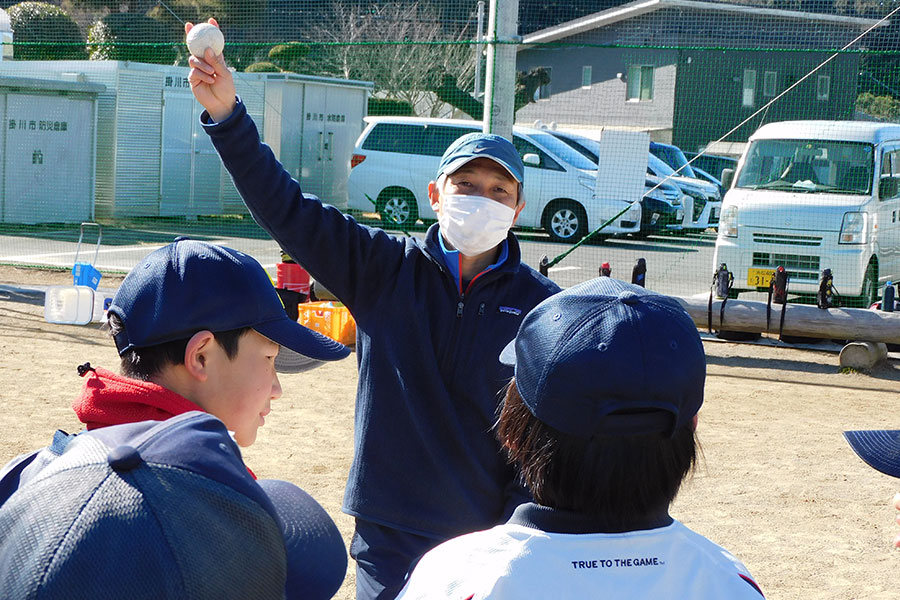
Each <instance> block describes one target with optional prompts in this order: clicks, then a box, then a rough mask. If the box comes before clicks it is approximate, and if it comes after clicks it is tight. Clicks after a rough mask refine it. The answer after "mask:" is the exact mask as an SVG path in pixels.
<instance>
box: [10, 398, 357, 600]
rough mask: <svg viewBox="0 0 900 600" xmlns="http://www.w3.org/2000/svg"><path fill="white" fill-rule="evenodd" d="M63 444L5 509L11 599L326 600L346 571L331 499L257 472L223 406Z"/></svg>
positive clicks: (99, 431) (71, 439) (100, 431)
mask: <svg viewBox="0 0 900 600" xmlns="http://www.w3.org/2000/svg"><path fill="white" fill-rule="evenodd" d="M47 451H48V450H45V451H44V452H47ZM57 452H58V453H57V454H55V455H54V456H53V457H52V458H51V459H50V460H49V461H48V462H47V464H46V465H45V466H43V468H41V469H40V470H39V471H37V472H36V473H35V474H34V475H33V476H32V477H30V478H28V479H27V480H26V481H24V482H23V483H22V484H21V485H20V486H19V488H18V489H17V490H16V491H15V492H14V493H13V494H12V495H11V496H10V497H9V499H8V500H6V502H4V503H3V504H2V506H0V597H3V598H44V599H46V600H54V599H57V598H58V599H63V598H72V597H73V595H76V596H82V597H85V598H129V599H133V600H142V599H147V600H150V599H154V600H155V599H164V598H171V599H175V598H216V599H228V598H230V599H234V600H238V599H243V598H271V599H281V598H288V599H290V600H293V599H295V598H297V599H299V598H304V599H307V598H313V599H321V600H324V599H325V598H331V597H332V596H333V595H334V593H335V592H336V591H337V590H338V588H339V587H340V585H341V583H342V582H343V579H344V576H345V573H346V569H347V554H346V546H345V545H344V541H343V538H342V537H341V534H340V532H339V531H338V529H337V527H336V526H335V524H334V522H333V521H332V520H331V518H330V517H329V516H328V515H327V514H326V512H325V510H324V509H323V508H322V507H321V506H320V505H319V504H318V503H316V501H315V500H313V499H312V498H311V497H310V496H309V495H308V494H307V493H306V492H304V491H303V490H301V489H300V488H298V487H297V486H295V485H293V484H291V483H288V482H285V481H272V480H260V481H259V482H257V481H254V479H253V477H252V476H251V475H250V473H249V472H248V471H247V467H246V466H245V465H244V462H243V460H242V459H241V454H240V450H239V449H238V447H237V445H236V444H235V443H234V441H233V440H232V439H231V437H230V436H229V435H228V431H227V430H226V428H225V425H224V424H223V423H222V422H221V421H220V420H219V419H217V418H215V417H214V416H212V415H209V414H207V413H203V412H199V411H194V412H188V413H184V414H181V415H178V416H175V417H172V418H170V419H167V420H165V421H144V422H138V423H128V424H124V425H113V426H110V427H103V428H100V429H94V430H91V431H87V432H83V433H81V434H79V435H77V436H69V437H68V439H67V440H66V442H65V444H64V445H63V448H62V449H61V450H57ZM36 462H37V459H36Z"/></svg>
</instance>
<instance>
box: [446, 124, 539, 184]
mask: <svg viewBox="0 0 900 600" xmlns="http://www.w3.org/2000/svg"><path fill="white" fill-rule="evenodd" d="M476 158H489V159H491V160H493V161H494V162H496V163H498V164H499V165H500V166H502V167H503V168H505V169H506V170H507V171H509V174H510V175H512V177H513V179H515V180H516V181H518V182H519V183H525V165H524V164H523V163H522V158H521V157H520V156H519V152H518V151H517V150H516V147H515V146H513V145H512V142H510V141H509V140H508V139H506V138H505V137H503V136H500V135H494V134H492V133H467V134H466V135H464V136H462V137H460V138H457V140H456V141H455V142H453V143H452V144H450V146H449V147H448V148H447V150H445V151H444V156H442V157H441V164H440V166H439V167H438V171H437V177H440V176H441V175H443V174H447V175H450V174H452V173H454V172H456V170H457V169H459V168H460V167H462V166H463V165H464V164H466V163H468V162H470V161H473V160H475V159H476Z"/></svg>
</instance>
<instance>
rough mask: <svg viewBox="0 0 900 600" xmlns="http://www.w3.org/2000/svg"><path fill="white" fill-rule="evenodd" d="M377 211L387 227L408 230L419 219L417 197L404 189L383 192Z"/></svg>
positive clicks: (391, 189) (379, 198)
mask: <svg viewBox="0 0 900 600" xmlns="http://www.w3.org/2000/svg"><path fill="white" fill-rule="evenodd" d="M375 209H376V211H377V212H378V215H379V216H380V217H381V221H382V223H383V224H384V225H385V226H393V227H400V228H408V227H411V226H412V225H414V224H415V222H416V220H417V219H418V218H419V208H418V206H417V205H416V197H415V196H414V195H413V193H412V192H410V191H409V190H406V189H403V188H388V189H386V190H384V191H383V192H381V195H379V196H378V203H377V205H376V207H375Z"/></svg>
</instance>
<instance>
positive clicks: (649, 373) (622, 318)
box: [500, 277, 706, 437]
mask: <svg viewBox="0 0 900 600" xmlns="http://www.w3.org/2000/svg"><path fill="white" fill-rule="evenodd" d="M500 361H501V362H503V363H505V364H508V365H515V377H516V386H517V388H518V390H519V393H520V395H521V396H522V400H523V402H524V403H525V405H526V406H528V408H529V410H530V411H531V412H532V414H534V416H535V417H537V418H538V419H540V420H541V421H543V422H544V423H546V424H548V425H550V426H551V427H553V428H555V429H557V430H559V431H562V432H564V433H568V434H571V435H575V436H579V437H590V436H592V435H594V434H612V435H633V434H646V433H664V434H669V435H671V434H672V433H673V432H674V431H675V430H676V429H678V428H679V427H681V426H683V425H685V424H687V423H690V422H691V420H692V419H693V417H694V415H695V414H697V411H699V410H700V406H701V405H702V404H703V387H704V383H705V379H706V354H705V353H704V351H703V344H702V342H701V341H700V335H699V334H698V333H697V328H696V326H695V325H694V322H693V321H692V320H691V317H690V316H689V315H688V314H687V312H685V310H684V309H683V308H682V307H681V305H680V304H679V303H678V302H677V301H676V300H674V299H673V298H670V297H668V296H664V295H662V294H657V293H655V292H651V291H648V290H646V289H645V288H642V287H640V286H636V285H632V284H629V283H625V282H623V281H619V280H617V279H612V278H610V277H600V278H597V279H593V280H590V281H586V282H584V283H581V284H579V285H576V286H573V287H570V288H568V289H566V290H564V291H562V292H559V293H557V294H554V295H553V296H550V297H549V298H547V299H546V300H544V301H543V302H541V303H540V304H539V305H537V306H536V307H535V308H534V309H533V310H532V311H531V312H529V313H528V314H527V315H526V316H525V319H524V320H523V321H522V324H521V326H520V327H519V332H518V334H517V335H516V338H515V339H514V340H513V341H512V342H510V343H509V345H507V346H506V348H504V350H503V352H502V354H501V355H500Z"/></svg>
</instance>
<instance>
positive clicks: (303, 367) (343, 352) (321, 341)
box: [253, 314, 350, 373]
mask: <svg viewBox="0 0 900 600" xmlns="http://www.w3.org/2000/svg"><path fill="white" fill-rule="evenodd" d="M253 329H254V330H256V331H257V332H259V333H260V334H262V335H264V336H265V337H267V338H269V339H270V340H272V341H273V342H275V343H276V344H278V345H279V346H281V350H280V351H279V352H278V356H276V357H275V368H276V369H279V365H280V366H281V367H283V368H284V369H286V370H285V371H281V372H283V373H299V372H302V371H308V370H310V369H313V368H315V367H317V366H319V365H318V364H316V363H314V362H310V361H306V360H301V359H302V357H305V358H307V359H312V361H331V360H340V359H342V358H346V357H347V355H349V354H350V348H348V347H347V346H345V345H344V344H341V343H340V342H338V341H335V340H333V339H331V338H329V337H326V336H324V335H322V334H321V333H318V332H316V331H313V330H312V329H309V328H308V327H304V326H303V325H301V324H300V323H297V322H295V321H292V320H291V319H290V318H289V317H288V316H287V314H285V315H284V318H283V319H276V320H273V321H266V322H265V323H258V324H256V325H254V326H253ZM282 354H283V355H284V356H282ZM295 354H299V355H300V356H299V357H298V356H296V355H295ZM279 370H280V369H279Z"/></svg>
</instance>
